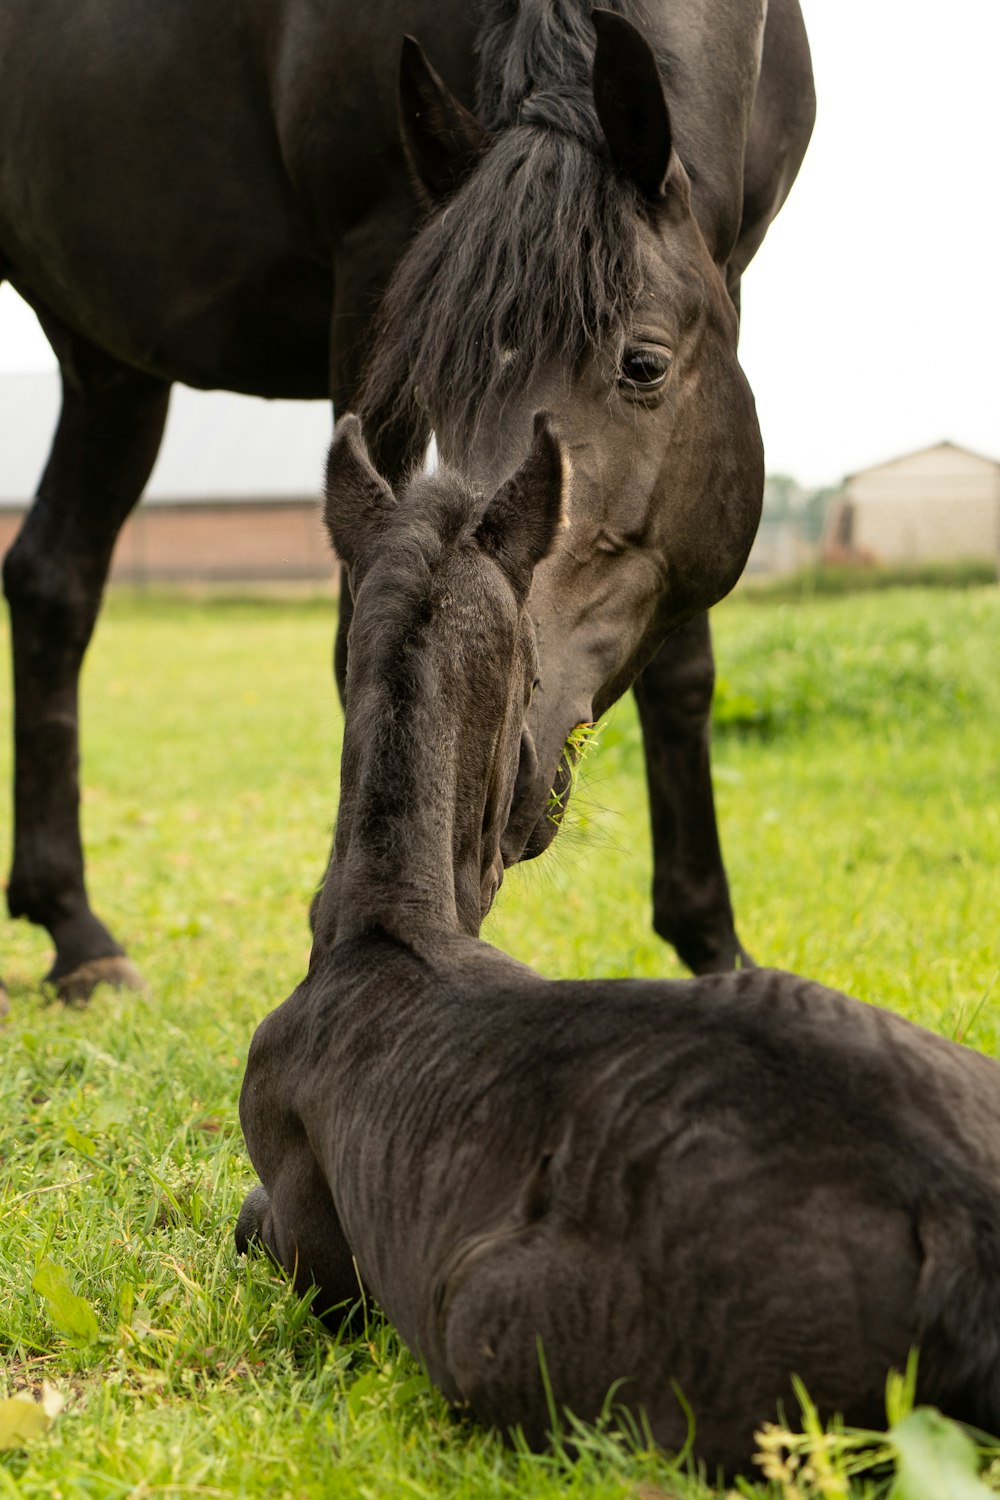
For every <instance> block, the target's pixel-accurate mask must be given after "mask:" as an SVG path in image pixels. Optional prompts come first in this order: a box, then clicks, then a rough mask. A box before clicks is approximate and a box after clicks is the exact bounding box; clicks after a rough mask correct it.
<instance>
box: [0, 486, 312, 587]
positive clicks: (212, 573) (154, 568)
mask: <svg viewBox="0 0 1000 1500" xmlns="http://www.w3.org/2000/svg"><path fill="white" fill-rule="evenodd" d="M23 517H24V512H23V511H21V510H15V509H13V508H8V509H0V554H3V553H5V552H6V551H7V548H8V547H9V546H10V544H11V542H12V541H13V540H14V537H15V536H16V535H17V532H18V530H19V528H20V525H21V521H22V520H23ZM335 572H336V568H335V564H334V560H333V556H332V554H331V551H330V545H329V542H328V541H327V538H326V533H325V531H324V529H323V523H322V520H321V518H320V510H319V503H318V501H314V500H287V501H266V502H245V503H243V502H239V501H230V502H227V503H225V504H220V503H218V502H216V503H212V502H205V503H200V502H196V503H185V504H174V505H171V504H169V503H164V502H160V503H159V504H156V505H142V506H140V507H139V509H138V510H136V511H135V512H133V514H132V516H131V518H130V519H129V520H128V521H127V522H126V523H125V526H124V527H123V528H122V532H121V535H120V536H119V538H118V544H117V546H116V548H115V553H114V558H113V561H112V565H111V576H112V580H113V581H117V582H123V583H158V582H174V581H176V582H197V581H221V582H224V581H227V580H231V581H233V582H239V581H252V580H255V579H259V580H275V581H281V580H285V579H289V580H291V579H305V580H316V581H317V582H320V581H328V580H330V579H331V578H332V577H333V576H334V574H335Z"/></svg>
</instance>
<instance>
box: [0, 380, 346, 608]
mask: <svg viewBox="0 0 1000 1500" xmlns="http://www.w3.org/2000/svg"><path fill="white" fill-rule="evenodd" d="M59 401H60V395H59V377H58V375H57V374H56V373H55V372H44V373H31V374H18V375H3V376H0V423H2V428H0V432H2V441H0V556H2V555H3V554H4V553H5V552H6V551H7V548H8V547H9V546H10V545H11V543H12V542H13V540H14V538H15V536H16V535H17V532H18V529H19V528H20V525H21V522H22V521H23V519H24V513H25V510H26V509H27V507H28V505H29V504H30V499H31V496H32V495H33V494H34V492H35V488H36V486H37V484H38V479H39V477H40V475H41V472H42V469H43V467H44V464H45V459H46V456H47V454H48V450H49V445H50V443H51V441H52V433H53V431H54V429H55V425H56V421H57V419H58V414H59ZM331 427H332V418H331V413H330V407H329V405H328V404H327V403H325V402H305V401H294V402H293V401H270V402H268V401H257V400H251V399H250V398H249V397H245V396H235V395H232V394H231V393H230V392H228V391H192V390H189V389H187V388H186V387H184V386H175V388H174V390H173V392H172V395H171V405H170V416H169V418H168V421H167V430H166V434H165V436H164V441H163V446H162V448H161V450H160V456H159V458H158V459H157V463H156V467H155V468H154V470H153V474H152V477H151V479H150V483H149V485H148V487H147V491H146V497H145V499H144V500H143V503H142V504H141V505H140V506H139V507H138V509H137V510H135V511H134V512H133V514H132V516H131V518H130V519H129V520H128V522H126V524H125V526H124V527H123V528H122V532H121V534H120V536H119V538H118V544H117V547H116V548H115V554H114V559H113V561H112V571H111V576H112V579H113V580H115V581H117V582H127V583H133V584H144V583H157V582H177V581H184V582H192V581H205V582H207V581H217V582H227V581H230V582H236V581H239V582H244V581H250V580H264V579H266V580H275V581H279V582H293V581H303V582H310V583H314V584H323V583H329V582H332V580H333V577H334V572H335V569H334V565H333V559H332V557H331V554H330V547H329V543H328V541H327V539H326V536H325V533H324V530H323V526H322V522H321V519H320V512H319V503H318V498H319V494H320V489H321V484H322V476H323V465H324V462H325V459H326V450H327V445H328V443H329V441H330V432H331Z"/></svg>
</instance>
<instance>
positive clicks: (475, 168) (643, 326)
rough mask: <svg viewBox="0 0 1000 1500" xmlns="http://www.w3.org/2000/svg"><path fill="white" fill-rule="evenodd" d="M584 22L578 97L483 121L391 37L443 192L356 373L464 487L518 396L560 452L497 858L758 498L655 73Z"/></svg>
mask: <svg viewBox="0 0 1000 1500" xmlns="http://www.w3.org/2000/svg"><path fill="white" fill-rule="evenodd" d="M594 25H595V31H596V43H595V45H594V50H593V63H592V70H591V71H590V72H589V74H588V75H587V77H586V78H585V80H584V82H583V84H582V85H581V86H580V88H579V89H578V90H577V92H576V93H574V92H573V89H572V88H569V89H568V90H567V89H564V90H563V91H562V93H560V92H559V91H557V90H549V91H548V92H546V90H545V89H540V90H538V91H537V92H536V93H531V94H529V95H528V96H527V97H526V98H525V99H524V100H523V101H522V104H521V107H520V112H519V114H518V116H517V120H516V122H514V123H509V124H507V125H505V126H504V128H501V129H499V130H498V131H496V132H495V133H494V134H493V135H491V136H488V135H486V133H485V132H484V131H483V130H481V129H480V127H479V125H478V124H477V122H476V121H475V120H474V119H473V117H472V116H471V115H470V114H469V113H468V112H467V111H466V110H464V108H463V107H462V106H461V105H460V104H459V103H458V102H457V101H456V100H454V99H453V98H452V97H451V96H450V95H449V94H448V92H447V90H446V89H445V86H444V85H443V83H442V82H441V80H440V79H439V78H438V77H437V75H436V74H434V73H433V71H432V69H431V68H430V66H429V65H428V63H427V62H426V60H425V59H424V58H423V55H422V54H421V53H420V51H419V49H418V48H416V46H415V44H412V43H410V44H409V45H408V46H407V48H406V49H405V51H404V59H403V70H402V101H403V116H404V124H405V134H406V140H407V149H408V153H409V156H410V160H411V163H412V164H413V167H414V170H415V172H416V173H417V174H419V177H420V179H421V180H422V181H423V183H424V184H425V187H426V190H427V192H428V194H429V195H431V196H441V195H443V196H444V207H443V208H442V209H439V211H438V212H437V213H436V214H435V215H434V216H433V217H432V218H431V219H430V220H429V221H428V223H427V225H426V226H425V228H424V229H423V231H422V232H421V234H420V235H419V236H418V237H417V240H416V241H415V243H414V245H413V246H412V248H411V250H410V252H409V253H408V255H407V257H406V258H405V260H404V262H403V263H402V264H401V266H400V268H399V270H398V272H397V276H396V279H395V281H394V284H393V286H392V288H391V289H390V293H389V296H388V298H387V302H386V307H385V313H384V320H383V328H382V337H381V339H380V349H379V351H378V353H377V354H376V357H375V361H374V364H373V367H372V371H371V376H370V381H369V390H370V391H372V390H374V391H376V392H377V390H378V386H379V382H380V381H381V382H382V387H383V389H386V388H394V389H395V390H397V391H398V390H400V389H402V390H403V391H404V394H405V392H406V391H409V393H410V395H411V396H412V397H413V398H414V399H415V400H417V401H418V402H422V403H423V405H424V407H425V408H426V410H427V411H428V414H429V417H430V420H431V422H432V424H433V426H434V429H435V431H436V433H437V438H438V446H439V449H440V451H441V453H442V455H443V456H444V457H445V458H446V459H447V460H448V461H449V462H451V463H454V464H456V465H459V466H460V467H461V468H462V469H463V471H464V472H466V473H467V474H470V475H472V476H474V478H475V480H476V482H477V483H480V484H482V485H483V486H484V488H486V489H490V488H491V487H493V486H495V485H497V484H499V483H500V482H502V480H503V478H504V477H505V476H506V475H507V474H509V473H510V472H511V471H512V470H513V469H514V468H515V467H516V465H517V464H518V462H519V461H520V459H521V457H522V455H523V453H524V451H525V448H526V445H527V443H528V442H529V439H530V431H531V415H532V413H533V412H534V411H535V410H536V409H538V408H539V407H545V408H546V409H548V410H550V411H552V412H553V414H554V415H555V418H556V421H557V424H558V428H559V431H560V434H561V435H562V437H563V439H564V441H565V443H566V446H567V449H568V451H569V455H570V460H571V464H572V482H571V491H570V507H569V509H570V525H569V526H568V528H567V529H566V530H565V532H564V533H563V534H562V536H561V539H560V542H559V545H558V546H557V548H556V550H555V551H554V553H553V554H552V555H551V556H550V557H549V558H548V559H547V561H546V562H544V563H543V564H542V566H541V567H540V568H539V569H538V572H537V574H536V577H535V581H534V584H533V586H532V592H531V598H530V604H529V607H530V610H531V614H532V616H533V618H534V620H535V624H536V628H537V634H538V649H539V661H540V665H539V676H540V689H539V691H538V693H537V694H536V695H535V698H534V700H533V703H532V706H531V709H530V711H529V714H528V716H527V719H526V724H525V730H524V735H523V742H522V751H521V764H520V771H519V777H518V788H517V795H516V798H515V804H514V807H513V810H512V815H511V821H510V824H509V827H508V829H507V832H506V834H505V838H504V857H505V859H506V861H507V862H508V863H512V862H514V861H515V860H517V859H520V858H524V857H530V856H531V855H534V854H537V853H539V852H540V851H541V850H542V849H543V848H544V847H545V846H546V845H547V843H548V842H549V841H550V839H551V837H552V835H553V833H554V831H555V826H556V820H555V819H554V818H553V817H552V816H551V809H552V805H553V804H552V792H553V789H555V792H556V794H557V800H558V801H559V802H560V803H561V802H562V800H564V799H565V797H566V795H568V787H569V775H568V764H567V760H566V756H565V749H564V747H565V746H566V743H567V739H568V736H569V735H570V733H571V731H572V730H573V728H574V726H575V725H577V724H579V723H581V722H587V721H592V720H594V719H596V718H597V717H598V716H599V715H600V714H601V713H603V712H604V710H605V709H606V708H608V707H609V705H610V704H611V703H613V702H614V701H615V699H616V698H618V697H619V696H620V695H621V693H623V692H624V691H625V689H626V688H627V687H628V686H629V685H630V684H631V683H632V682H633V681H634V680H635V678H636V676H637V675H638V673H639V672H640V671H641V669H642V668H643V666H644V665H645V664H646V662H647V661H649V659H650V658H651V657H652V656H653V654H654V653H655V652H656V650H657V649H658V647H659V646H660V645H661V644H662V642H663V640H664V637H665V636H666V635H667V633H668V632H669V631H670V630H671V629H673V628H674V627H675V626H677V625H678V624H680V623H681V622H683V621H684V620H685V619H687V618H689V617H690V616H691V615H693V614H695V613H696V612H698V611H700V610H702V609H705V608H707V607H708V606H709V605H711V604H713V603H715V601H716V600H718V599H719V598H721V597H722V595H723V594H725V593H726V592H727V591H728V590H729V589H730V588H731V587H732V585H733V584H734V582H735V581H736V579H737V578H738V576H739V574H740V572H741V570H742V568H743V565H744V563H745V561H746V557H747V553H748V551H749V548H750V545H751V542H752V540H753V536H754V533H755V531H756V527H757V522H758V519H759V514H760V504H761V496H762V489H763V457H762V450H761V442H760V434H759V429H758V426H757V419H756V413H755V409H754V402H753V397H752V395H751V393H750V389H749V387H748V385H747V382H746V380H745V378H744V375H743V373H742V370H741V369H740V366H739V363H738V360H737V355H736V340H737V317H736V313H735V310H734V308H733V305H732V303H731V301H730V299H729V297H728V295H727V292H726V287H725V283H724V280H723V277H722V274H721V272H720V269H719V265H718V264H717V258H721V251H720V250H719V248H718V246H710V244H709V243H708V242H707V240H706V235H705V233H704V232H703V229H702V227H700V225H699V222H698V221H697V220H696V218H695V215H694V213H693V211H692V206H691V196H692V195H691V183H690V181H689V177H688V174H687V172H686V170H685V167H684V166H683V164H682V163H681V160H680V159H679V157H678V154H677V152H676V150H675V149H674V143H673V136H672V131H671V122H670V116H669V111H668V106H667V102H666V98H665V95H664V90H663V86H662V84H661V80H660V68H659V65H658V63H657V61H656V59H655V57H654V55H653V52H652V51H651V49H650V47H649V46H648V44H647V43H646V41H645V40H644V39H643V38H642V36H641V35H640V34H639V33H638V32H637V31H636V30H635V28H634V27H632V26H631V25H630V24H629V23H628V22H626V21H625V20H623V19H622V18H621V17H619V16H616V15H611V14H610V13H608V12H601V11H597V12H595V13H594ZM567 100H568V102H567ZM711 237H712V236H711V234H710V235H709V238H711ZM713 249H714V250H715V252H716V253H715V255H713ZM393 323H395V325H396V331H395V333H393V332H392V327H391V325H392V324H393ZM394 362H395V363H394ZM376 404H377V402H376Z"/></svg>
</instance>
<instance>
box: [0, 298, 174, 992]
mask: <svg viewBox="0 0 1000 1500" xmlns="http://www.w3.org/2000/svg"><path fill="white" fill-rule="evenodd" d="M40 317H41V320H42V323H43V326H44V327H45V330H46V332H47V333H48V335H49V338H50V340H51V342H52V345H53V347H54V348H55V351H56V353H57V355H58V356H59V359H60V363H61V366H62V372H63V405H62V413H61V416H60V419H59V426H58V428H57V431H56V436H55V440H54V442H53V446H52V452H51V455H50V457H49V461H48V464H47V466H46V469H45V473H44V475H43V477H42V481H41V485H40V487H39V491H38V496H37V498H36V500H35V503H34V506H33V508H32V509H31V511H30V512H29V514H28V516H27V518H26V520H25V522H24V525H23V526H22V527H21V531H20V533H19V534H18V537H17V540H16V541H15V543H14V545H13V546H12V547H11V549H10V551H9V552H8V554H7V556H6V558H5V560H4V568H3V579H4V591H5V593H6V595H7V600H8V603H9V606H10V616H11V635H12V641H13V653H14V756H15V772H14V859H13V865H12V868H11V874H10V883H9V886H8V891H7V903H8V906H9V909H10V913H11V915H12V916H14V917H27V918H28V919H29V921H32V922H37V923H38V924H39V925H41V926H42V927H45V928H47V929H48V931H49V933H50V934H51V937H52V941H53V943H54V944H55V950H56V951H55V961H54V963H53V966H52V969H51V971H50V973H49V975H48V978H49V979H50V980H51V981H52V982H53V983H54V984H55V985H56V986H57V988H58V991H59V993H60V995H61V996H62V998H63V999H66V1000H69V999H81V998H85V997H86V996H87V995H89V994H90V992H91V990H92V989H93V988H94V986H95V984H98V983H100V982H102V981H104V982H109V983H112V984H118V985H128V986H131V987H136V986H138V985H140V984H141V979H140V976H139V974H138V971H137V970H136V969H135V968H134V966H133V965H132V964H130V963H129V961H128V959H127V958H125V956H124V950H123V949H122V948H121V946H120V945H119V944H118V943H117V942H116V941H115V939H114V938H113V937H112V935H111V933H110V932H109V931H108V929H107V928H106V927H105V926H104V924H103V923H102V922H101V921H100V920H99V919H98V918H97V917H96V916H95V915H94V913H93V911H92V910H91V908H90V903H89V901H88V899H87V892H86V887H85V884H84V870H83V848H82V844H81V839H80V820H79V801H80V792H79V784H78V770H79V744H78V686H79V677H80V667H81V664H82V662H83V656H84V652H85V651H86V649H87V645H88V643H89V641H90V637H91V633H92V631H93V628H94V623H95V621H96V618H97V613H98V610H99V608H100V604H101V596H102V594H103V591H104V584H105V579H106V577H107V572H108V567H109V565H110V561H111V553H112V550H113V548H114V544H115V539H116V537H117V535H118V532H119V529H120V527H121V525H122V523H123V521H124V520H125V518H126V517H127V515H128V513H129V511H130V510H131V509H132V507H133V506H134V505H135V503H136V501H137V500H138V499H139V496H140V494H141V493H142V489H143V486H144V485H145V483H146V480H147V479H148V477H149V473H150V470H151V469H152V467H153V463H154V460H155V458H156V454H157V450H158V448H159V445H160V438H161V436H162V433H163V426H164V422H165V421H166V415H167V403H168V399H169V394H170V387H169V385H167V384H166V383H164V382H163V381H161V380H157V379H154V378H153V377H152V376H149V375H144V374H140V373H139V372H138V371H136V370H132V369H129V368H128V367H126V366H124V365H121V364H119V363H118V362H117V361H115V360H112V359H111V358H109V357H108V356H107V355H105V354H102V353H101V352H100V351H99V350H97V349H96V348H94V347H93V346H92V345H90V344H87V343H85V342H84V341H83V340H81V339H79V338H78V337H77V336H76V335H74V334H70V333H68V332H67V331H66V330H65V329H63V328H62V327H61V326H60V325H58V324H57V323H55V321H54V320H52V319H50V318H48V317H46V315H45V314H44V313H42V314H40Z"/></svg>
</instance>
